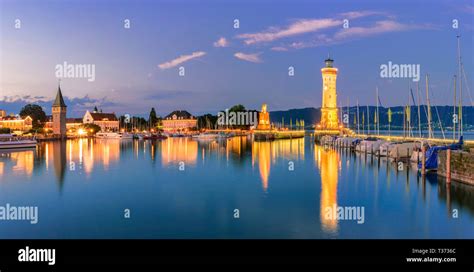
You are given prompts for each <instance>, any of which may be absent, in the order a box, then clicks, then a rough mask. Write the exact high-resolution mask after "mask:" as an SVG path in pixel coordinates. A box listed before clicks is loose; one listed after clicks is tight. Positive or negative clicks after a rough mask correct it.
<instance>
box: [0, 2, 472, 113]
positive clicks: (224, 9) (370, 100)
mask: <svg viewBox="0 0 474 272" xmlns="http://www.w3.org/2000/svg"><path fill="white" fill-rule="evenodd" d="M0 2H1V28H0V35H1V43H0V49H1V55H0V56H1V71H0V75H1V78H0V79H1V84H0V108H4V109H7V111H9V112H10V111H17V110H18V107H21V105H23V104H25V103H28V102H38V103H42V105H48V103H49V101H50V100H51V99H53V98H54V96H55V94H56V90H57V84H58V79H57V78H56V76H55V66H56V65H57V64H62V63H64V62H65V61H66V62H68V63H70V64H94V65H95V70H96V71H95V73H96V75H95V77H96V78H95V81H93V82H89V81H87V79H85V78H75V79H70V78H64V79H62V80H61V88H62V90H63V95H64V96H65V97H67V101H68V102H69V104H68V106H69V112H70V114H71V115H75V116H81V115H82V114H83V112H84V111H85V110H86V109H91V108H93V106H94V105H97V106H98V107H99V108H103V110H104V111H114V112H117V113H120V114H122V113H132V114H147V113H148V112H149V110H150V108H151V107H155V108H156V110H157V112H158V113H159V114H160V115H165V114H167V113H169V112H170V111H172V110H175V109H186V110H188V111H190V112H191V113H193V114H202V113H206V112H210V113H214V114H215V113H216V112H217V111H218V110H221V109H225V108H228V107H230V106H232V105H234V104H237V103H241V104H244V105H245V106H246V107H247V108H252V109H257V108H259V107H260V105H261V104H262V103H264V102H265V103H267V104H268V107H269V110H286V109H290V108H303V107H319V106H320V105H321V89H322V88H321V73H320V68H321V67H322V66H323V65H324V59H325V58H326V57H327V56H328V53H329V54H330V56H331V58H333V59H334V60H335V62H334V65H335V66H336V67H337V68H338V69H339V76H338V81H337V84H338V85H337V89H338V99H339V102H340V103H342V104H344V105H346V104H347V100H348V99H349V103H350V104H351V105H355V103H356V99H358V100H359V104H361V105H365V104H375V88H376V86H378V88H379V92H380V96H381V101H382V103H383V104H384V106H394V105H404V104H406V103H407V101H408V95H409V92H408V90H409V89H408V88H409V87H408V86H409V83H410V82H411V84H412V87H415V83H414V82H412V81H411V79H407V78H402V79H400V78H391V79H390V78H380V65H382V64H387V63H388V62H389V61H391V62H392V63H395V64H419V65H420V66H421V76H422V80H421V81H420V88H422V90H423V91H424V88H425V83H424V76H425V75H426V74H429V76H430V89H431V91H432V103H433V104H442V105H445V104H452V77H453V75H454V74H455V73H456V72H457V59H456V58H457V55H456V54H457V44H456V35H457V34H458V33H459V34H460V35H461V50H462V54H463V64H464V68H465V71H466V74H467V79H468V82H469V84H468V86H469V88H471V89H472V80H473V76H474V72H473V71H474V57H473V55H472V48H473V42H474V40H473V30H474V3H473V1H406V0H401V1H400V0H398V1H376V0H372V1H334V0H331V1H329V0H326V1H209V0H205V1H131V0H130V1H105V0H102V1H100V0H96V1H88V0H86V1H84V0H83V1H52V0H46V1H9V0H1V1H0ZM16 19H20V20H21V28H20V29H16V28H15V20H16ZM125 19H130V20H131V28H130V29H125V28H124V27H123V24H124V22H123V21H124V20H125ZM234 19H238V20H239V21H240V28H238V29H234V27H233V25H234ZM344 19H349V28H347V29H344V28H343V25H342V23H341V22H342V20H344ZM453 19H457V20H458V21H459V28H458V29H453V27H452V24H453V23H452V21H453ZM221 38H223V39H221ZM219 39H221V41H220V43H218V44H217V43H216V42H217V41H218V40H219ZM215 43H216V44H215ZM180 56H181V58H180ZM179 61H183V62H181V63H179ZM177 63H178V64H177ZM160 64H161V65H160ZM180 66H182V67H184V68H185V76H179V74H178V72H179V71H178V69H179V67H180ZM289 66H293V67H294V68H295V76H293V77H289V76H288V67H289ZM463 101H464V103H465V104H466V105H467V104H470V97H469V93H468V92H467V88H465V91H464V97H463ZM47 110H49V108H47Z"/></svg>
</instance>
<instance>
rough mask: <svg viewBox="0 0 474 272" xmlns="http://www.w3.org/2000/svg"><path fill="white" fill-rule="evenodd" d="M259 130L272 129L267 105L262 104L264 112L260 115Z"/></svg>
mask: <svg viewBox="0 0 474 272" xmlns="http://www.w3.org/2000/svg"><path fill="white" fill-rule="evenodd" d="M257 129H258V130H268V129H270V113H269V112H268V111H267V104H262V111H260V112H259V114H258V125H257Z"/></svg>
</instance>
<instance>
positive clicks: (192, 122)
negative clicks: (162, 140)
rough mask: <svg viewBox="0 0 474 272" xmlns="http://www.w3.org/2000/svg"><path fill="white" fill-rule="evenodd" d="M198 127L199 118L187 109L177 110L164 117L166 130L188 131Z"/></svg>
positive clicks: (164, 128)
mask: <svg viewBox="0 0 474 272" xmlns="http://www.w3.org/2000/svg"><path fill="white" fill-rule="evenodd" d="M196 127H197V118H196V117H195V116H193V115H192V114H191V113H189V112H187V111H185V110H176V111H173V112H172V113H170V114H168V115H167V116H166V117H165V118H164V119H163V130H164V131H166V132H186V131H189V130H193V129H195V128H196Z"/></svg>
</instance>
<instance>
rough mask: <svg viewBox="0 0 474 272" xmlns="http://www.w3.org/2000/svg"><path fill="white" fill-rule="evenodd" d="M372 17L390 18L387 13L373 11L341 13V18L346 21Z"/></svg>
mask: <svg viewBox="0 0 474 272" xmlns="http://www.w3.org/2000/svg"><path fill="white" fill-rule="evenodd" d="M372 15H383V16H388V14H387V13H385V12H381V11H373V10H361V11H349V12H343V13H340V14H339V16H341V17H343V18H344V19H357V18H362V17H367V16H372Z"/></svg>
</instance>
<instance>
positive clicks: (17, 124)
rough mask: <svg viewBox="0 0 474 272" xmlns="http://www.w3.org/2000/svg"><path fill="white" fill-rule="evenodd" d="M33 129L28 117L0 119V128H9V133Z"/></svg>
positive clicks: (30, 119)
mask: <svg viewBox="0 0 474 272" xmlns="http://www.w3.org/2000/svg"><path fill="white" fill-rule="evenodd" d="M32 127H33V119H32V118H31V117H30V116H26V117H25V118H21V117H20V116H4V117H0V128H9V129H10V130H11V131H28V130H30V129H31V128H32Z"/></svg>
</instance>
